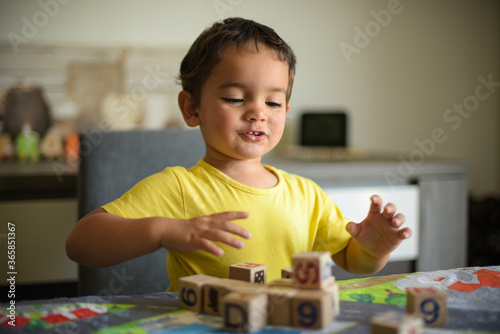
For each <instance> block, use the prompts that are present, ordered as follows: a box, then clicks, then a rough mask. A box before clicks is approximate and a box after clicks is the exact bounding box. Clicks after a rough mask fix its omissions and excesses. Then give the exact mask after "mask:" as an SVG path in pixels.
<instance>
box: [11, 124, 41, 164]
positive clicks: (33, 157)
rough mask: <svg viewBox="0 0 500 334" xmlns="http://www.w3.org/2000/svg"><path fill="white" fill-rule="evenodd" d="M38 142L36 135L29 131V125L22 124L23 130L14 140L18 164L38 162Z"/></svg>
mask: <svg viewBox="0 0 500 334" xmlns="http://www.w3.org/2000/svg"><path fill="white" fill-rule="evenodd" d="M38 141H39V136H38V133H36V132H34V131H31V125H30V124H28V123H25V124H23V129H22V131H21V132H20V133H19V134H18V135H17V139H16V155H17V158H18V160H19V161H20V162H22V163H24V162H31V163H35V162H37V161H38V160H40V151H39V150H38Z"/></svg>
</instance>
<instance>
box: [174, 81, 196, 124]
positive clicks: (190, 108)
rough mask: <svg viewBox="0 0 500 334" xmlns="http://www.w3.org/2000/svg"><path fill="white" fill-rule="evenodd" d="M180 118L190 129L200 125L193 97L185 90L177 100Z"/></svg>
mask: <svg viewBox="0 0 500 334" xmlns="http://www.w3.org/2000/svg"><path fill="white" fill-rule="evenodd" d="M177 102H178V103H179V108H180V109H181V112H182V117H184V121H185V122H186V124H187V125H188V126H190V127H192V128H194V127H195V126H198V125H200V117H199V115H198V112H197V111H196V107H195V103H194V100H193V95H192V94H191V93H190V92H188V91H187V90H182V91H181V92H180V93H179V96H178V98H177Z"/></svg>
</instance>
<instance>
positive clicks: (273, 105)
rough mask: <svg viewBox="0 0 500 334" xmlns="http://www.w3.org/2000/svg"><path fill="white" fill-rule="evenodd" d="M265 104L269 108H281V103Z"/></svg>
mask: <svg viewBox="0 0 500 334" xmlns="http://www.w3.org/2000/svg"><path fill="white" fill-rule="evenodd" d="M266 104H267V105H268V106H270V107H271V108H281V103H278V102H266Z"/></svg>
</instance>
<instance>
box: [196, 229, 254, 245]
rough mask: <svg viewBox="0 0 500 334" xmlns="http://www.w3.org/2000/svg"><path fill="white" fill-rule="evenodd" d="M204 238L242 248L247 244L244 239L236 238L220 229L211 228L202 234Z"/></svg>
mask: <svg viewBox="0 0 500 334" xmlns="http://www.w3.org/2000/svg"><path fill="white" fill-rule="evenodd" d="M201 237H202V238H205V239H208V240H211V241H217V242H222V243H224V244H227V245H229V246H232V247H234V248H238V249H241V248H243V247H244V246H245V244H244V243H243V241H241V240H238V239H236V238H235V237H233V236H231V235H230V234H229V233H227V232H225V231H222V230H219V229H210V230H206V231H205V232H204V233H203V235H201Z"/></svg>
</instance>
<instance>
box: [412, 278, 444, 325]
mask: <svg viewBox="0 0 500 334" xmlns="http://www.w3.org/2000/svg"><path fill="white" fill-rule="evenodd" d="M446 297H447V295H446V292H444V291H442V290H440V289H438V288H436V287H425V288H413V287H410V288H408V289H407V299H406V312H407V313H410V314H417V315H420V316H422V318H423V320H424V323H425V325H426V326H429V327H432V326H445V325H446V322H447V318H448V309H447V303H446Z"/></svg>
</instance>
